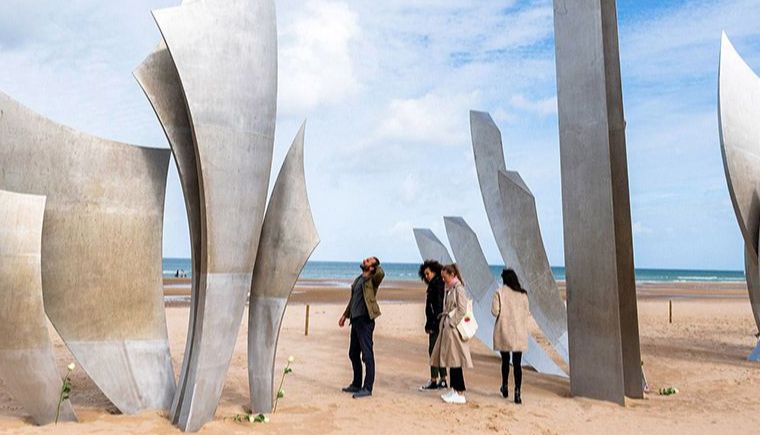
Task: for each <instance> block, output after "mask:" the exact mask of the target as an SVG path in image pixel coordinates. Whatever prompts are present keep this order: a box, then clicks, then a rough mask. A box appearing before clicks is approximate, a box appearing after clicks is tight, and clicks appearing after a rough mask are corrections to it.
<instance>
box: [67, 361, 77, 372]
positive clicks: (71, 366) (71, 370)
mask: <svg viewBox="0 0 760 435" xmlns="http://www.w3.org/2000/svg"><path fill="white" fill-rule="evenodd" d="M66 368H68V369H69V371H70V372H73V371H74V369H75V368H77V365H76V364H74V363H71V364H69V365H68V366H66Z"/></svg>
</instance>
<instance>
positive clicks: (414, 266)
mask: <svg viewBox="0 0 760 435" xmlns="http://www.w3.org/2000/svg"><path fill="white" fill-rule="evenodd" d="M419 265H420V263H391V262H387V263H386V262H384V263H383V268H384V269H385V274H386V279H391V280H399V281H417V280H419V277H418V276H417V270H418V268H419ZM502 267H503V266H500V265H490V268H491V272H492V273H493V275H494V276H495V277H497V278H498V277H499V276H500V275H501V270H502ZM177 271H180V273H181V272H184V273H185V274H187V276H190V275H191V272H190V271H191V264H190V259H189V258H164V259H163V275H164V277H167V278H168V277H173V276H175V275H176V274H177ZM552 273H553V274H554V278H555V279H556V280H564V279H565V268H564V267H552ZM358 274H359V263H358V262H350V261H309V262H308V263H307V264H306V267H304V270H303V272H302V273H301V276H300V278H301V279H352V278H354V277H356V276H357V275H358ZM744 280H745V277H744V271H739V270H707V269H704V270H702V269H651V268H637V269H636V281H637V282H743V281H744Z"/></svg>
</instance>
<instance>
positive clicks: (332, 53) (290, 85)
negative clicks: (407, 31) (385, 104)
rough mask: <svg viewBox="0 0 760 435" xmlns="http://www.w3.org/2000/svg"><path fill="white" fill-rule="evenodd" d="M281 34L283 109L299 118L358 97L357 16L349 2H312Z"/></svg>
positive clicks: (308, 3) (307, 3) (301, 7)
mask: <svg viewBox="0 0 760 435" xmlns="http://www.w3.org/2000/svg"><path fill="white" fill-rule="evenodd" d="M298 10H299V11H301V12H300V14H298V16H296V17H295V18H294V19H293V21H291V22H290V23H287V24H285V25H284V26H282V31H281V33H280V41H281V42H280V87H279V91H280V93H279V96H280V100H279V103H280V110H281V111H283V112H285V113H292V114H297V113H299V112H301V111H306V110H311V109H314V108H316V107H319V106H323V105H331V104H337V103H340V102H341V101H343V100H344V99H346V98H349V97H351V96H353V95H355V94H356V93H357V92H358V90H359V88H360V83H359V79H358V77H356V74H355V72H354V67H353V61H352V58H353V55H354V53H352V50H351V43H352V41H353V40H354V39H355V38H357V36H358V34H359V25H358V23H357V15H356V13H355V12H354V11H352V10H351V8H350V7H349V5H348V4H347V3H345V2H334V1H324V0H310V1H308V2H306V3H305V4H303V5H301V6H300V7H299V8H298Z"/></svg>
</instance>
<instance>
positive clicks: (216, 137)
mask: <svg viewBox="0 0 760 435" xmlns="http://www.w3.org/2000/svg"><path fill="white" fill-rule="evenodd" d="M153 14H154V17H155V19H156V23H157V24H158V27H159V28H160V30H161V34H162V36H163V39H164V42H165V43H166V46H167V48H168V51H169V54H170V55H171V59H172V62H173V64H174V67H175V68H176V71H177V74H178V77H179V83H180V86H181V89H182V91H183V92H182V93H183V95H184V102H185V105H186V109H187V117H188V120H189V125H190V127H191V131H192V134H193V144H194V148H193V149H194V152H195V160H196V166H197V169H196V170H197V173H196V175H197V178H198V186H199V203H200V206H199V210H200V220H199V233H200V247H199V249H198V251H196V253H195V254H197V257H198V258H199V263H198V265H199V269H198V273H197V275H198V281H197V288H196V290H195V292H194V294H193V299H194V302H193V313H192V317H193V318H192V320H191V321H190V322H191V331H190V332H189V334H190V335H191V338H190V340H189V343H190V344H189V346H188V347H187V348H186V351H185V361H184V362H183V374H182V376H181V383H180V385H179V391H178V396H177V400H176V402H177V403H176V407H173V409H172V412H173V415H172V420H173V421H174V422H175V423H176V424H177V425H178V426H179V427H180V428H181V429H183V430H186V431H197V430H199V429H200V428H201V427H202V426H203V424H204V423H205V422H207V421H209V420H211V419H212V418H213V416H214V412H215V411H216V407H217V404H218V403H219V399H220V397H221V393H222V387H223V386H224V378H225V375H226V373H227V369H228V367H229V363H230V360H231V358H232V353H233V350H234V345H235V340H236V337H237V333H238V330H239V328H240V322H241V321H242V315H243V310H244V306H245V299H246V297H247V296H248V291H249V289H250V287H251V282H252V275H253V270H254V265H255V263H256V254H257V252H258V247H259V238H260V236H261V228H262V223H263V218H264V210H265V206H266V196H267V190H268V186H269V172H270V169H271V164H272V148H273V144H274V139H273V138H274V127H275V113H276V100H277V98H276V96H277V33H276V22H275V7H274V2H273V1H272V0H233V1H225V2H222V1H220V0H209V1H203V2H201V1H193V2H185V3H184V4H183V5H182V6H179V7H174V8H168V9H162V10H157V11H154V12H153ZM231 53H232V54H231ZM165 68H168V67H165ZM168 69H170V68H168ZM170 75H171V73H169V74H168V75H167V76H170ZM173 110H175V111H177V112H176V114H177V116H181V115H180V114H179V109H177V108H176V107H175V108H174V109H173ZM175 149H177V147H175ZM175 153H177V151H175ZM188 184H191V183H188ZM192 199H193V200H194V198H192Z"/></svg>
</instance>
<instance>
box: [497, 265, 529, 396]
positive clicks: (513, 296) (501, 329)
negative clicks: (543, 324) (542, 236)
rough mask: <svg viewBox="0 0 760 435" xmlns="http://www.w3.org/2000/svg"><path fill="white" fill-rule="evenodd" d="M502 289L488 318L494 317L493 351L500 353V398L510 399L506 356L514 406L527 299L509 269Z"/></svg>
mask: <svg viewBox="0 0 760 435" xmlns="http://www.w3.org/2000/svg"><path fill="white" fill-rule="evenodd" d="M501 279H502V281H503V282H504V285H503V286H502V287H501V288H500V289H499V290H497V291H496V293H494V295H493V301H492V302H491V314H493V315H494V316H495V317H496V325H495V326H494V328H493V348H494V350H497V351H499V352H501V389H500V390H501V395H502V396H504V397H505V398H506V397H508V396H509V390H508V388H507V384H508V380H509V354H510V353H511V354H512V365H513V366H514V368H515V403H518V404H519V403H522V397H521V396H520V388H521V387H522V353H523V352H525V351H526V350H528V321H529V319H530V311H529V309H528V308H529V305H528V295H527V292H526V291H525V289H523V288H522V287H521V286H520V281H519V280H518V279H517V274H516V273H515V271H514V270H512V269H504V270H503V271H502V272H501Z"/></svg>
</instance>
